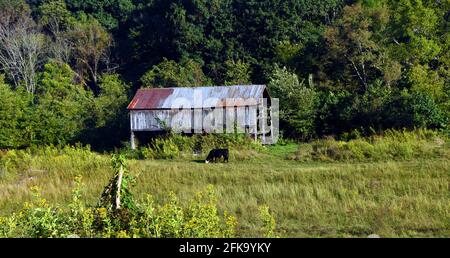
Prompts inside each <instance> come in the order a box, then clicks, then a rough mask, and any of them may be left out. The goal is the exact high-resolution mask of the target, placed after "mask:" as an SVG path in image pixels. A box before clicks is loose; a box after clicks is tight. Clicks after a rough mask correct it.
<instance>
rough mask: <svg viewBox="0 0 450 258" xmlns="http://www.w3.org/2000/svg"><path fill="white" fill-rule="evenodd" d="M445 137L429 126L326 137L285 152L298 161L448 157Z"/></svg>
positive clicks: (449, 157)
mask: <svg viewBox="0 0 450 258" xmlns="http://www.w3.org/2000/svg"><path fill="white" fill-rule="evenodd" d="M448 144H449V140H448V138H447V137H446V136H445V135H442V134H438V133H437V132H435V131H431V130H423V129H422V130H416V131H413V132H408V131H405V130H403V131H395V130H388V131H385V132H384V133H383V135H373V136H371V137H367V138H356V139H352V140H349V141H342V140H335V139H334V138H332V137H330V138H327V139H323V140H315V141H313V142H311V143H310V144H301V145H300V147H299V149H298V151H296V152H295V153H294V154H292V155H291V156H289V158H290V159H295V160H300V161H311V160H314V161H383V160H385V161H386V160H411V159H413V158H415V159H417V158H427V159H435V158H446V159H450V156H449V152H448V148H449V146H448Z"/></svg>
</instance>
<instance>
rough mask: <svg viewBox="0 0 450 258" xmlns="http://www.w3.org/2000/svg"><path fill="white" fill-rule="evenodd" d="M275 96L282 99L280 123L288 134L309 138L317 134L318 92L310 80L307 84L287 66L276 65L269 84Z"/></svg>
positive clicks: (294, 136)
mask: <svg viewBox="0 0 450 258" xmlns="http://www.w3.org/2000/svg"><path fill="white" fill-rule="evenodd" d="M268 87H269V89H270V90H271V93H272V95H273V96H274V97H277V98H279V99H280V107H281V110H280V125H281V127H282V128H284V131H285V132H286V133H287V132H289V133H288V135H287V136H289V137H292V138H296V139H308V138H311V137H313V136H315V120H316V115H317V104H318V97H319V96H318V93H317V91H316V89H315V87H314V86H313V85H312V82H311V81H310V85H309V86H306V85H305V84H304V83H303V81H301V82H300V81H299V79H298V77H297V75H296V74H294V73H290V72H289V71H288V70H287V69H286V68H285V67H284V68H279V67H275V71H274V73H273V75H272V77H271V79H270V82H269V84H268Z"/></svg>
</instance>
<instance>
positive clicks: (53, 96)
mask: <svg viewBox="0 0 450 258" xmlns="http://www.w3.org/2000/svg"><path fill="white" fill-rule="evenodd" d="M75 78H76V75H75V73H74V72H73V71H72V69H71V68H70V67H69V66H68V65H67V64H61V63H55V62H50V63H47V64H46V65H45V67H44V71H43V72H42V74H41V75H40V79H39V85H40V88H39V91H38V100H37V106H36V107H35V111H34V113H33V114H32V116H31V117H30V118H29V120H30V121H29V123H31V127H32V128H33V131H34V137H33V139H31V140H32V142H34V143H38V144H66V143H70V142H72V141H73V140H75V139H76V137H78V136H79V134H80V133H81V132H82V130H83V129H84V128H85V122H86V120H87V118H88V117H89V111H90V110H91V109H92V105H93V99H92V97H93V95H92V93H90V92H89V91H87V90H86V89H85V88H84V87H83V85H81V84H78V83H75Z"/></svg>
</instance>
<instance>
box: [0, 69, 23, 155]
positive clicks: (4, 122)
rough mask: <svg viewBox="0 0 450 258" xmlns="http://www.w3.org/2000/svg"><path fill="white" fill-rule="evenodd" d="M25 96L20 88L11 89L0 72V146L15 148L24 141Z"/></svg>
mask: <svg viewBox="0 0 450 258" xmlns="http://www.w3.org/2000/svg"><path fill="white" fill-rule="evenodd" d="M27 97H28V94H27V93H26V92H24V91H22V90H17V91H13V90H11V88H10V86H9V85H7V84H5V83H4V81H3V75H1V74H0V103H1V104H0V148H17V147H21V146H22V145H23V144H24V143H25V141H26V139H25V133H24V132H25V128H24V119H25V116H26V109H27V108H28V105H27Z"/></svg>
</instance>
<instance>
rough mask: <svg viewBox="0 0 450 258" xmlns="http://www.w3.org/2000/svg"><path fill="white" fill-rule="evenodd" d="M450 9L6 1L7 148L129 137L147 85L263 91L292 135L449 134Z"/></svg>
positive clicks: (431, 1)
mask: <svg viewBox="0 0 450 258" xmlns="http://www.w3.org/2000/svg"><path fill="white" fill-rule="evenodd" d="M449 28H450V1H437V0H364V1H351V0H26V1H25V0H0V149H4V148H25V147H29V146H30V145H47V144H68V143H76V142H81V143H89V144H91V145H92V146H93V147H94V148H98V149H105V148H111V147H113V146H120V144H121V142H122V141H126V140H127V138H128V130H129V128H128V127H129V121H128V116H127V115H128V114H127V111H126V105H127V104H128V102H129V101H130V99H131V98H132V96H133V95H134V93H135V91H136V90H137V89H138V88H140V87H183V86H203V85H233V84H250V83H255V84H267V85H268V87H269V90H270V93H271V95H272V97H276V98H279V99H280V107H281V121H280V122H281V131H282V132H283V135H284V137H287V138H292V139H296V140H303V141H304V140H310V139H313V138H319V137H323V136H326V135H335V136H340V135H342V134H344V133H350V132H352V131H355V130H358V132H360V133H362V134H371V133H374V132H379V131H382V130H385V129H389V128H409V129H412V128H430V129H436V130H442V131H445V132H448V131H449V121H450V120H449V118H450V73H449V67H450V51H449V48H450V33H449Z"/></svg>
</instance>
